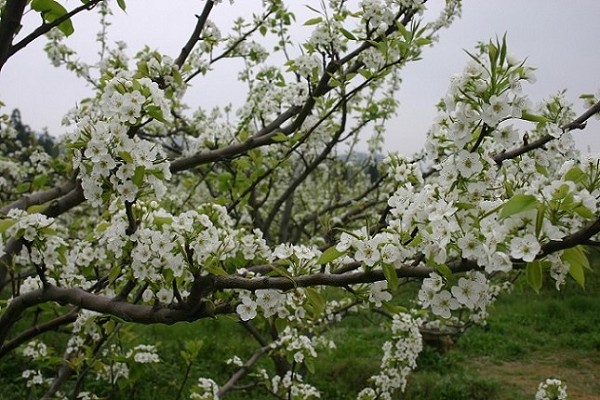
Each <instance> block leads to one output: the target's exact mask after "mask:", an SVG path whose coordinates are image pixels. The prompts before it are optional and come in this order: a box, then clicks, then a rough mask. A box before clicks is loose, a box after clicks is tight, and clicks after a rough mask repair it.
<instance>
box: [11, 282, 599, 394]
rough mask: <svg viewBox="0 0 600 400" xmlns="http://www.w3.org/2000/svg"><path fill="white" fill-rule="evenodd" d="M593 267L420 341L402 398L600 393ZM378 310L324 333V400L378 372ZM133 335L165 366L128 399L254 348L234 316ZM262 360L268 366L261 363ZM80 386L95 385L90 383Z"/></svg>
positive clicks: (175, 388)
mask: <svg viewBox="0 0 600 400" xmlns="http://www.w3.org/2000/svg"><path fill="white" fill-rule="evenodd" d="M599 275H600V273H596V274H595V275H588V283H587V289H586V290H585V291H583V290H582V289H581V288H579V287H577V286H576V285H575V284H574V283H573V282H570V283H569V284H568V285H567V287H565V288H563V289H562V290H561V291H560V292H557V291H556V290H555V289H553V288H552V287H548V288H543V289H542V292H541V293H540V294H539V295H537V294H535V293H533V291H532V290H531V289H529V288H527V287H525V285H521V284H518V285H517V287H516V289H515V291H514V292H513V293H512V294H511V295H509V296H505V297H503V298H501V299H500V300H499V301H498V302H497V304H496V305H495V306H494V308H493V309H492V310H490V319H489V324H488V326H487V327H486V328H472V329H470V330H469V331H467V332H466V333H465V334H464V335H463V336H462V337H461V338H460V339H459V340H458V341H457V343H456V344H455V345H454V346H453V347H452V349H451V350H450V351H448V352H447V353H444V354H440V353H439V352H437V351H436V350H434V349H431V348H426V349H425V351H424V352H423V354H422V356H421V357H420V359H419V368H418V370H417V371H416V372H415V373H414V374H413V375H412V376H411V378H410V382H409V385H408V388H407V391H406V393H405V394H404V395H403V396H402V397H400V396H399V397H398V398H403V399H409V400H425V399H427V400H462V399H464V400H467V399H468V400H480V399H481V400H483V399H485V400H509V399H510V400H524V399H528V400H532V399H533V398H534V394H535V391H536V388H537V385H538V383H539V382H540V381H542V380H543V379H545V378H547V377H557V378H560V379H562V380H563V381H564V382H566V384H567V385H568V391H569V394H570V396H571V399H572V400H598V399H600V277H599ZM382 318H383V317H381V316H379V315H376V314H372V315H366V316H363V317H360V318H359V317H357V316H353V317H349V318H347V319H346V320H345V321H343V322H342V323H341V324H340V325H339V326H337V327H336V328H335V329H333V330H332V331H331V332H330V333H329V335H331V337H332V338H333V339H334V340H335V341H336V342H337V349H335V350H332V351H330V352H327V353H323V354H322V355H321V356H320V357H319V359H318V361H319V362H318V363H317V364H316V368H317V369H316V373H315V374H314V375H312V376H310V377H309V378H307V380H308V381H309V382H310V383H312V384H314V385H315V386H317V387H318V388H319V389H321V391H322V398H323V399H324V400H327V399H330V400H334V399H335V400H344V399H353V398H355V397H356V393H357V392H358V391H359V390H360V389H361V388H363V387H364V386H365V383H366V381H367V379H368V378H369V377H370V376H371V375H372V374H374V373H376V372H377V368H378V365H379V362H380V355H381V350H380V349H381V345H382V343H383V342H384V341H385V339H386V337H385V334H383V333H382V332H381V330H380V328H379V325H380V324H381V322H382V321H383V319H382ZM139 335H140V336H141V337H140V338H139V339H140V342H144V343H157V344H158V346H159V349H160V355H161V358H162V360H163V361H164V362H165V363H166V364H167V365H166V368H165V365H164V364H161V368H160V369H159V368H156V369H147V370H146V371H145V372H144V375H143V376H142V377H141V379H140V380H139V384H138V386H137V388H136V392H135V396H134V397H133V398H140V399H175V398H177V393H178V392H179V390H180V388H181V387H182V386H183V389H184V390H183V393H184V394H185V393H187V389H188V388H189V386H190V385H191V384H192V383H194V382H195V381H196V380H197V378H198V377H200V376H204V377H211V378H213V379H215V380H216V381H217V382H218V383H221V384H222V383H224V382H225V380H226V379H227V377H228V376H229V375H230V374H231V373H232V372H233V371H234V369H233V368H232V367H230V366H227V365H225V363H224V360H223V359H222V357H223V355H224V354H226V355H230V354H237V355H239V356H240V357H242V359H244V358H247V357H249V356H250V355H251V354H252V352H253V351H254V350H255V348H256V347H255V342H254V341H253V340H252V339H250V338H249V337H248V336H247V335H246V334H245V333H244V331H243V328H242V327H241V326H240V325H239V323H237V322H235V321H234V320H232V319H230V318H220V319H218V320H204V321H198V322H195V323H182V324H177V325H176V326H174V327H167V326H146V327H141V328H140V330H139ZM194 339H201V340H202V341H203V343H204V345H203V348H202V351H201V352H200V355H199V356H198V357H197V359H196V360H195V362H194V363H193V364H192V367H191V369H190V371H189V374H188V375H189V377H188V379H187V381H185V383H184V376H185V375H186V368H185V365H183V363H181V357H180V351H181V350H182V349H183V347H184V343H185V341H187V340H194ZM19 362H20V359H19V358H18V357H7V358H5V359H3V360H2V361H1V362H0V388H3V389H0V399H11V398H14V399H20V398H23V392H22V389H20V388H22V387H23V385H22V382H23V381H22V380H20V379H18V371H20V370H21V366H20V364H19ZM264 365H265V366H268V365H269V364H268V362H266V361H265V363H264ZM15 371H17V372H16V373H15ZM86 385H87V387H88V388H89V389H93V387H94V385H95V382H94V381H93V380H90V381H89V382H87V383H86ZM5 389H10V390H5ZM115 398H121V397H118V396H117V397H115ZM181 398H185V395H182V396H181ZM227 398H231V399H233V400H236V399H248V398H256V399H262V398H267V396H265V393H264V392H262V391H260V390H258V391H255V392H254V393H253V394H252V395H251V396H248V395H247V394H242V393H238V394H235V393H234V394H233V395H232V396H228V397H227Z"/></svg>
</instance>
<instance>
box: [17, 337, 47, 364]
mask: <svg viewBox="0 0 600 400" xmlns="http://www.w3.org/2000/svg"><path fill="white" fill-rule="evenodd" d="M23 356H25V357H29V358H31V359H33V360H39V359H42V358H45V357H47V356H48V347H47V346H46V345H45V344H44V343H43V342H40V341H39V340H32V341H30V342H29V343H27V346H25V348H24V349H23Z"/></svg>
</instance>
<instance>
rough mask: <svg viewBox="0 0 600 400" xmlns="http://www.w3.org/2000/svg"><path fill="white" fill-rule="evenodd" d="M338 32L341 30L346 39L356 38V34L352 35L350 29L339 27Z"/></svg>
mask: <svg viewBox="0 0 600 400" xmlns="http://www.w3.org/2000/svg"><path fill="white" fill-rule="evenodd" d="M340 32H342V35H344V36H345V37H346V39H349V40H356V36H354V35H353V34H352V32H350V31H348V30H346V29H344V28H340Z"/></svg>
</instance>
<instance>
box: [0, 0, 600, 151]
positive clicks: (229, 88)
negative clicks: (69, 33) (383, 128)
mask: <svg viewBox="0 0 600 400" xmlns="http://www.w3.org/2000/svg"><path fill="white" fill-rule="evenodd" d="M294 2H295V4H296V6H298V13H297V19H298V23H299V24H302V23H303V22H304V21H305V20H306V19H308V18H310V17H311V16H312V15H311V14H310V12H308V11H305V10H306V9H305V8H304V7H301V6H300V5H303V4H310V5H313V6H315V7H318V4H319V0H295V1H294ZM203 3H204V2H203V1H199V0H169V1H167V0H127V5H128V9H127V13H126V14H125V13H122V12H120V11H119V10H118V9H116V10H115V16H114V17H113V18H112V19H111V21H112V23H113V26H112V27H111V34H110V39H111V40H113V41H114V40H124V41H126V42H127V43H128V47H129V49H130V52H131V53H132V54H133V53H135V52H136V51H137V50H139V49H141V48H142V47H143V46H144V44H148V45H150V47H153V48H158V49H159V50H161V51H163V52H164V53H165V54H168V55H171V56H172V57H175V56H176V55H177V54H178V52H179V49H180V48H181V46H182V45H183V44H184V43H185V41H186V40H187V38H188V36H189V34H190V32H191V31H192V29H193V27H194V24H195V22H196V18H195V16H194V14H199V13H200V12H201V10H202V7H203ZM258 3H259V2H258V1H256V0H237V2H236V3H235V4H234V6H230V5H229V4H228V2H227V1H224V3H223V4H221V5H219V6H218V7H217V8H216V9H215V10H214V12H213V18H214V19H215V20H216V21H217V22H218V21H225V20H227V19H228V18H230V17H231V15H232V14H236V13H247V12H249V10H251V9H253V5H256V4H258ZM63 4H66V6H67V8H69V9H70V8H72V7H75V6H77V5H78V4H81V3H80V2H79V1H75V0H68V1H66V3H65V1H63ZM442 4H443V1H442V0H430V1H429V6H430V7H431V8H432V9H434V8H435V9H439V8H440V7H441V5H442ZM38 18H39V17H38V16H36V15H31V16H30V21H29V22H30V23H31V24H34V23H37V22H39V21H38ZM95 20H96V19H95V18H93V17H92V16H91V15H90V16H83V17H82V18H75V20H74V25H75V34H74V36H73V37H72V38H69V45H71V46H72V47H74V48H76V49H78V50H80V51H81V55H82V59H84V60H86V61H89V62H93V61H94V60H95V58H94V54H95V52H96V51H97V49H96V48H95V46H94V45H95V41H94V40H95V34H96V32H97V30H98V25H97V24H96V23H95V22H94V21H95ZM27 26H28V25H26V27H25V29H24V31H28V29H27ZM505 32H506V33H507V37H508V44H509V50H510V52H511V53H512V54H514V55H516V56H518V57H528V60H529V61H528V62H529V65H531V66H534V67H537V68H538V69H537V72H536V75H537V83H536V84H534V85H527V86H526V87H525V90H526V91H528V92H529V93H530V94H531V97H532V100H534V101H538V100H541V99H542V98H545V97H548V96H550V95H552V94H554V93H556V92H557V91H558V90H560V89H567V90H568V91H567V97H568V98H569V99H570V100H571V101H572V102H573V103H574V104H575V106H576V110H578V113H579V112H582V111H583V106H582V102H581V101H580V100H578V96H579V95H580V94H581V93H590V92H596V91H597V90H598V89H599V88H600V48H599V47H600V40H599V38H600V1H598V0H577V1H567V0H526V1H523V0H464V10H463V17H462V18H461V19H459V20H457V21H456V22H455V23H454V24H453V25H452V26H451V27H450V28H449V29H447V30H445V31H442V33H441V40H440V42H439V43H437V44H436V45H435V46H434V47H433V48H430V49H426V50H425V51H424V54H423V60H421V61H419V62H416V63H413V64H411V65H410V66H408V67H407V68H406V69H405V71H404V74H403V79H404V82H403V86H402V89H401V92H400V94H399V98H400V101H401V109H400V112H399V115H398V118H396V119H395V120H393V121H391V123H390V124H389V129H388V131H389V132H388V136H387V139H386V140H387V146H386V147H387V148H388V149H390V150H399V151H401V152H404V153H407V154H410V153H412V152H414V151H417V150H419V149H420V148H421V146H422V145H423V143H424V140H425V132H426V131H427V129H428V128H429V126H430V125H431V123H432V121H433V118H434V116H435V107H434V105H435V103H436V102H437V101H438V99H439V98H440V97H441V96H443V94H444V92H445V91H446V88H447V86H448V78H449V77H450V75H452V74H453V73H457V72H459V71H461V70H462V68H463V66H464V65H465V63H466V61H467V56H466V55H465V54H464V52H463V50H462V49H467V50H472V49H473V47H474V45H475V44H476V43H477V41H480V40H483V41H487V40H488V39H490V38H494V37H495V36H502V35H503V34H504V33H505ZM42 42H43V41H41V42H38V43H33V44H32V45H30V46H28V47H27V48H26V49H24V50H23V51H21V52H20V53H18V54H17V55H16V56H14V57H13V58H12V59H11V60H9V62H8V63H7V64H6V66H5V67H4V68H3V70H2V72H1V73H0V100H2V101H4V102H5V103H6V109H7V110H8V111H10V110H12V109H13V108H19V109H20V110H21V113H22V117H23V120H24V122H25V123H27V124H29V125H30V126H31V127H32V128H34V129H35V130H41V129H42V128H43V127H47V128H48V129H49V131H50V133H52V134H54V135H58V134H60V133H62V132H63V129H64V128H62V127H61V126H60V120H61V118H62V115H63V114H64V113H65V112H66V111H67V110H68V109H70V108H72V107H73V106H75V105H76V104H77V101H78V100H79V99H81V98H82V97H85V96H86V95H89V94H90V89H89V88H88V87H86V86H85V84H83V82H81V81H79V80H77V79H75V78H74V77H73V76H72V74H71V73H69V72H66V71H63V70H62V69H56V68H54V67H52V66H51V65H50V63H49V61H48V60H47V58H46V57H45V55H44V54H43V52H42V47H43V43H42ZM234 77H235V73H233V70H230V71H229V74H224V75H223V76H222V77H219V78H212V81H210V82H202V84H199V83H196V84H195V85H194V87H192V88H191V89H190V91H189V94H188V96H187V97H186V100H187V103H188V104H189V105H190V106H194V105H201V106H203V107H210V106H211V104H215V103H216V104H219V105H223V104H226V103H227V102H229V101H233V102H234V103H235V102H236V101H237V102H239V101H241V98H240V97H239V94H237V93H239V91H238V90H237V88H236V85H235V82H234V81H233V78H234ZM576 138H577V142H578V145H579V147H580V148H581V149H582V150H585V151H587V150H588V149H589V150H591V151H592V152H600V123H598V121H595V120H594V121H592V122H591V123H590V124H589V125H588V128H586V130H585V131H582V132H577V133H576Z"/></svg>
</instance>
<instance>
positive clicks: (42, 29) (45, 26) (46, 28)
mask: <svg viewBox="0 0 600 400" xmlns="http://www.w3.org/2000/svg"><path fill="white" fill-rule="evenodd" d="M101 1H104V0H90V1H89V2H87V3H86V4H84V5H81V6H79V7H77V8H75V9H73V10H71V11H69V12H68V13H66V14H65V15H63V16H61V17H59V18H56V19H55V20H54V21H52V22H50V23H47V22H44V23H42V25H40V26H39V27H37V28H36V29H35V30H34V31H33V32H31V33H30V34H29V35H27V36H25V37H24V38H23V39H21V40H20V41H19V42H18V43H15V45H14V46H12V47H11V48H10V51H9V53H8V55H7V57H6V58H7V59H8V58H9V57H12V56H13V55H14V54H15V53H16V52H18V51H19V50H22V49H24V48H25V47H26V46H27V45H28V44H29V43H31V42H33V41H34V40H35V39H37V38H39V37H40V36H42V35H44V34H46V33H48V32H50V30H51V29H52V28H54V27H57V26H58V25H60V24H62V23H63V22H65V21H67V20H68V19H70V18H71V17H73V16H75V15H77V14H79V13H80V12H82V11H89V10H91V9H93V8H94V7H95V6H96V4H98V3H100V2H101Z"/></svg>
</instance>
